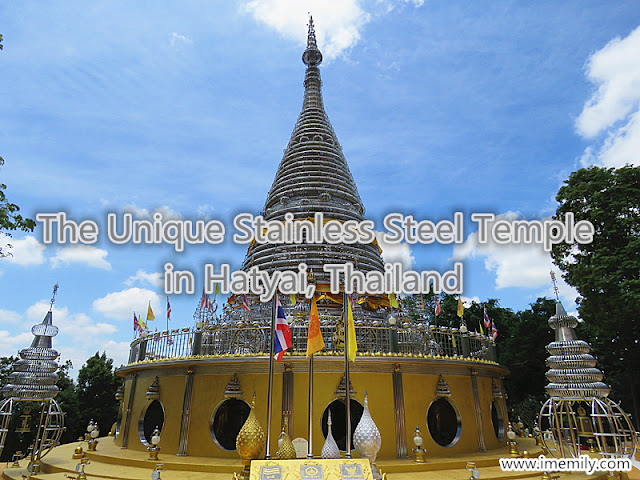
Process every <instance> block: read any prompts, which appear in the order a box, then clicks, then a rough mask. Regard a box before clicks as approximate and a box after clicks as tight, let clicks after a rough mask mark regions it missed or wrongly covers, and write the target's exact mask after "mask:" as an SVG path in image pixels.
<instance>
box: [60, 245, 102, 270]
mask: <svg viewBox="0 0 640 480" xmlns="http://www.w3.org/2000/svg"><path fill="white" fill-rule="evenodd" d="M108 254H109V253H108V252H107V251H106V250H103V249H101V248H96V247H93V246H91V245H72V246H70V247H64V248H60V249H58V252H57V253H56V256H55V257H52V258H51V259H50V261H51V266H52V267H53V268H57V267H60V266H62V265H69V264H71V263H84V264H86V265H88V266H90V267H95V268H101V269H103V270H111V264H110V263H109V262H107V260H106V257H107V255H108Z"/></svg>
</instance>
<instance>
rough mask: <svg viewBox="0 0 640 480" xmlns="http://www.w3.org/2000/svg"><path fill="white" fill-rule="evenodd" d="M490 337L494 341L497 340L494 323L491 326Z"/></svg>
mask: <svg viewBox="0 0 640 480" xmlns="http://www.w3.org/2000/svg"><path fill="white" fill-rule="evenodd" d="M491 336H492V337H493V339H494V340H495V339H496V338H498V329H497V328H496V323H495V322H493V323H492V324H491Z"/></svg>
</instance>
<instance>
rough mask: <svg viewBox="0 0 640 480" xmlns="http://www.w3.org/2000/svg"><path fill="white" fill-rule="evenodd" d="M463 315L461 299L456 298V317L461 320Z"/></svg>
mask: <svg viewBox="0 0 640 480" xmlns="http://www.w3.org/2000/svg"><path fill="white" fill-rule="evenodd" d="M463 315H464V305H462V298H460V297H458V316H459V317H460V318H462V316H463Z"/></svg>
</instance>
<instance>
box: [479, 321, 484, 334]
mask: <svg viewBox="0 0 640 480" xmlns="http://www.w3.org/2000/svg"><path fill="white" fill-rule="evenodd" d="M479 325H480V333H481V334H482V335H484V328H482V320H480V323H479Z"/></svg>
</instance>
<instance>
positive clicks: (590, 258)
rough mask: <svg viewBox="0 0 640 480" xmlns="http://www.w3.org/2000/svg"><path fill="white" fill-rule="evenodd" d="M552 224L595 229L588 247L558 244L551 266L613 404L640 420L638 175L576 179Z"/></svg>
mask: <svg viewBox="0 0 640 480" xmlns="http://www.w3.org/2000/svg"><path fill="white" fill-rule="evenodd" d="M556 200H557V201H558V202H559V206H558V208H557V211H556V214H555V218H557V219H564V217H565V214H567V213H573V214H574V215H575V220H576V221H579V220H587V221H589V222H591V224H592V225H593V226H594V230H595V233H594V237H593V241H592V242H591V243H588V244H577V243H572V244H558V245H556V246H555V247H554V248H553V251H552V256H553V259H554V261H555V263H556V264H557V265H558V267H560V269H561V270H562V271H563V277H564V278H565V280H566V281H567V283H568V284H570V285H573V286H574V287H575V288H576V289H577V290H578V292H579V293H580V298H579V307H578V310H579V312H580V316H581V317H582V319H583V320H584V322H585V323H584V326H583V331H584V332H585V333H584V339H585V340H587V341H589V342H590V343H591V344H592V347H593V353H594V354H595V355H596V356H597V358H598V361H599V367H600V368H601V369H602V370H603V371H604V372H605V374H606V375H607V382H608V383H609V384H610V385H611V387H612V389H613V391H612V394H611V397H612V398H614V399H615V400H617V401H620V403H621V404H622V406H623V408H625V409H626V410H627V411H630V412H633V413H634V415H633V416H634V418H635V419H636V427H637V426H638V425H637V419H638V418H640V405H639V396H640V391H639V388H640V343H639V340H638V339H639V338H640V321H639V319H638V312H639V311H640V168H639V167H630V166H627V167H623V168H619V169H613V168H610V169H607V168H600V167H591V168H588V169H584V168H583V169H580V170H578V171H576V172H573V173H572V174H571V176H570V177H569V179H568V180H566V181H565V182H564V185H563V186H562V187H561V188H560V190H559V191H558V195H557V196H556Z"/></svg>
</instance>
